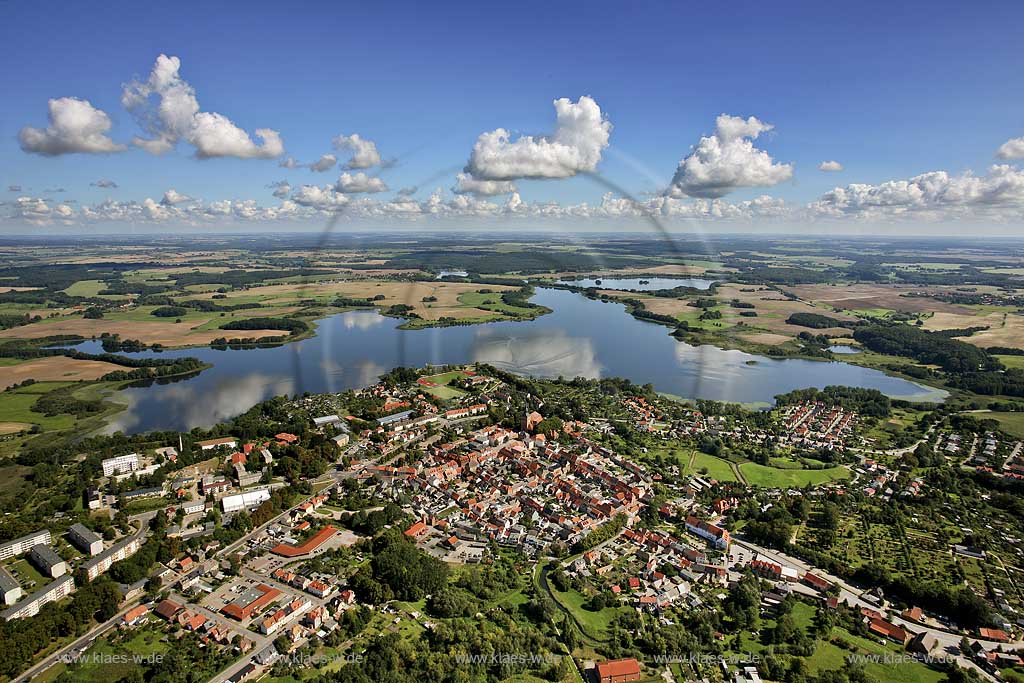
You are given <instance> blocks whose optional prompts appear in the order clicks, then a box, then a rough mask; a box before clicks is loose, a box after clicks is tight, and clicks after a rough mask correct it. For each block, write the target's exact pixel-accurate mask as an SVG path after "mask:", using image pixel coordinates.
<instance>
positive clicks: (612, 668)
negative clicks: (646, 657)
mask: <svg viewBox="0 0 1024 683" xmlns="http://www.w3.org/2000/svg"><path fill="white" fill-rule="evenodd" d="M597 680H598V682H599V683H623V682H624V681H638V680H640V662H638V661H636V660H635V659H633V658H632V657H631V658H629V659H613V660H609V661H607V662H600V663H599V664H598V665H597Z"/></svg>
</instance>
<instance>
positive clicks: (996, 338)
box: [959, 315, 1024, 349]
mask: <svg viewBox="0 0 1024 683" xmlns="http://www.w3.org/2000/svg"><path fill="white" fill-rule="evenodd" d="M959 339H960V340H961V341H965V342H968V343H969V344H974V345H975V346H981V347H983V348H987V347H989V346H1009V347H1012V348H1017V349H1024V317H1021V316H1019V315H1008V316H1006V322H1005V324H1004V323H1003V322H1002V320H1000V321H999V322H998V323H995V324H993V325H992V328H991V329H988V330H985V331H984V332H976V333H974V334H972V335H971V336H970V337H959Z"/></svg>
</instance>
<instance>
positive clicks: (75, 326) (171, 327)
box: [0, 317, 285, 347]
mask: <svg viewBox="0 0 1024 683" xmlns="http://www.w3.org/2000/svg"><path fill="white" fill-rule="evenodd" d="M213 319H214V318H212V317H211V318H205V319H201V320H195V321H192V322H190V323H174V322H134V321H119V322H118V321H111V320H103V319H100V320H87V319H85V318H74V319H71V320H54V321H42V322H38V323H33V324H31V325H23V326H21V327H12V328H10V329H7V330H0V339H39V338H40V337H49V336H53V335H65V334H75V335H80V336H82V337H85V338H87V339H91V338H93V337H99V336H100V334H102V333H103V332H109V333H110V334H117V335H120V336H121V338H122V339H138V340H139V341H141V342H143V343H145V344H162V345H164V346H170V347H173V346H190V345H191V346H195V345H206V344H209V343H210V342H211V341H213V340H214V339H217V338H218V337H228V338H232V337H239V338H241V337H246V338H249V337H251V338H261V337H279V336H281V335H283V334H285V333H284V332H282V331H281V330H233V331H232V330H219V329H213V330H199V329H197V328H199V327H201V326H202V325H204V324H206V323H208V322H209V321H210V320H213ZM218 319H219V318H218Z"/></svg>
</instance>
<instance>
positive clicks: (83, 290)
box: [64, 280, 107, 296]
mask: <svg viewBox="0 0 1024 683" xmlns="http://www.w3.org/2000/svg"><path fill="white" fill-rule="evenodd" d="M106 288H107V283H106V282H104V281H103V280H79V281H78V282H76V283H74V284H73V285H71V286H70V287H68V288H67V289H65V290H64V293H65V294H67V295H68V296H98V295H99V293H100V292H101V291H103V290H104V289H106Z"/></svg>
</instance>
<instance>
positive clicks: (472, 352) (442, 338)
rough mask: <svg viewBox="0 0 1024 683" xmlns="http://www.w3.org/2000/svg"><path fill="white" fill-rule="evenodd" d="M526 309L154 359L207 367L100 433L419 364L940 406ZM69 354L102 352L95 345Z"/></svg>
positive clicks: (857, 373)
mask: <svg viewBox="0 0 1024 683" xmlns="http://www.w3.org/2000/svg"><path fill="white" fill-rule="evenodd" d="M532 301H534V302H536V303H538V304H541V305H543V306H547V307H548V308H550V309H552V311H553V312H552V313H550V314H549V315H545V316H541V317H540V318H537V319H536V320H532V321H527V322H514V321H509V322H498V323H490V324H486V325H470V326H457V327H439V328H428V329H422V330H400V329H397V328H398V325H399V324H401V322H402V321H401V320H399V319H396V318H389V317H385V316H382V315H380V314H379V313H377V312H376V311H370V310H362V311H350V312H347V313H339V314H337V315H333V316H330V317H328V318H324V319H323V320H320V321H319V322H318V329H317V334H316V336H314V337H311V338H309V339H305V340H302V341H299V342H295V343H292V344H285V345H283V346H278V347H273V348H266V349H242V350H232V349H227V350H216V349H210V348H193V349H182V350H175V351H163V352H161V353H160V355H162V356H163V357H173V356H195V357H197V358H200V359H201V360H204V361H207V362H209V363H212V364H213V367H212V368H210V369H208V370H204V371H203V372H202V373H200V374H198V375H195V376H193V377H189V378H183V379H180V380H178V381H168V382H165V383H156V382H154V383H150V384H148V385H147V386H136V387H131V388H127V389H124V390H123V391H122V392H120V393H121V398H123V399H124V400H125V401H126V402H127V403H128V406H127V408H126V409H125V410H124V411H123V412H121V413H119V414H117V415H115V416H114V417H113V418H112V421H111V423H110V425H109V431H116V430H122V431H125V432H129V433H134V432H139V431H149V430H153V429H173V430H187V429H191V428H192V427H196V426H209V425H212V424H215V423H217V422H219V421H222V420H225V419H227V418H230V417H233V416H235V415H238V414H239V413H241V412H244V411H245V410H246V409H248V408H249V407H251V406H253V405H254V404H256V403H258V402H260V401H262V400H265V399H267V398H270V397H271V396H275V395H279V394H299V393H303V392H307V391H309V392H314V393H318V392H335V391H343V390H345V389H351V388H356V387H363V386H368V385H370V384H373V383H374V382H376V380H377V377H378V376H379V375H380V374H381V373H383V372H386V371H387V370H389V369H391V368H393V367H395V366H399V365H404V366H422V365H426V364H428V363H433V364H439V365H440V364H447V363H467V362H484V363H490V364H492V365H494V366H496V367H499V368H502V369H505V370H509V371H512V372H517V373H522V374H527V375H533V376H538V377H558V376H564V377H575V376H583V377H589V378H597V377H625V378H628V379H630V380H632V381H634V382H636V383H638V384H646V383H651V384H653V385H654V387H655V388H656V389H657V390H658V391H661V392H665V393H668V394H672V395H675V396H680V397H684V398H706V399H713V400H718V401H734V402H738V403H748V404H762V405H765V404H769V403H771V402H772V401H773V399H774V397H775V396H776V395H777V394H781V393H784V392H787V391H791V390H793V389H798V388H804V387H812V386H813V387H819V388H821V387H824V386H827V385H830V384H841V385H849V386H858V387H868V388H874V389H878V390H880V391H882V392H884V393H885V394H887V395H889V396H892V397H899V398H904V399H910V400H920V401H926V400H928V401H941V400H942V399H943V398H944V397H945V396H946V392H944V391H941V390H938V389H932V388H930V387H925V386H921V385H919V384H915V383H913V382H910V381H907V380H904V379H900V378H897V377H890V376H888V375H886V374H884V373H882V372H880V371H878V370H872V369H868V368H861V367H858V366H856V365H850V364H848V363H842V362H838V361H833V362H822V361H812V360H803V359H772V358H765V357H762V356H755V355H751V354H748V353H744V352H742V351H725V350H723V349H719V348H717V347H714V346H691V345H689V344H684V343H681V342H679V341H677V340H676V339H675V338H673V337H672V336H670V335H669V329H668V328H667V327H665V326H662V325H656V324H653V323H647V322H642V321H640V320H637V319H635V318H633V317H632V316H630V315H628V314H627V313H626V312H625V309H624V307H623V306H622V304H619V303H613V302H602V301H594V300H591V299H587V298H585V297H583V296H581V295H579V294H575V293H573V292H568V291H564V290H555V289H538V290H537V293H536V295H535V296H534V298H533V299H532ZM77 348H79V349H81V350H83V351H91V352H99V351H101V348H100V345H99V342H96V341H90V342H84V343H83V344H80V345H79V346H78V347H77ZM142 354H143V355H147V356H152V355H156V354H157V352H153V351H145V352H142Z"/></svg>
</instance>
